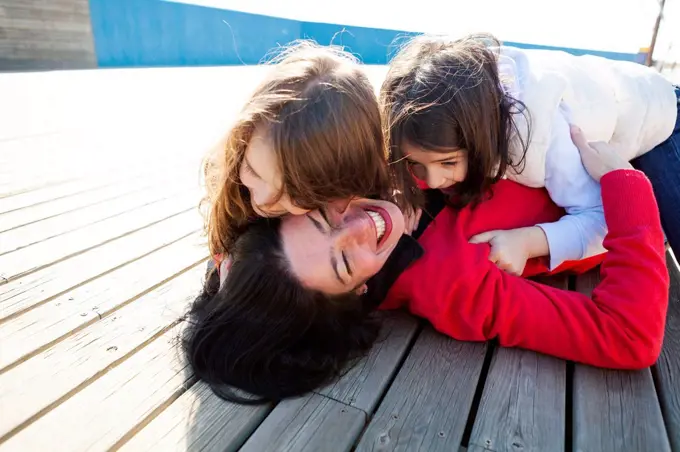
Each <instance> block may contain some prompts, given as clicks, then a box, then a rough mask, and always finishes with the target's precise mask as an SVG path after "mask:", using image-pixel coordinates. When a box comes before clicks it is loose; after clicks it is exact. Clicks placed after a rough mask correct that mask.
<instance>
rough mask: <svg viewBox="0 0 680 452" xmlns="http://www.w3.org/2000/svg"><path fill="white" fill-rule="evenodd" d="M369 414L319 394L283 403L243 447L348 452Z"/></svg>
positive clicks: (260, 451)
mask: <svg viewBox="0 0 680 452" xmlns="http://www.w3.org/2000/svg"><path fill="white" fill-rule="evenodd" d="M365 422H366V413H364V412H363V411H361V410H359V409H357V408H353V407H351V406H348V405H345V404H344V403H340V402H338V401H336V400H331V399H329V398H327V397H324V396H321V395H318V394H309V395H307V396H305V397H301V398H297V399H289V400H286V401H284V402H281V403H279V404H278V405H277V407H276V408H275V409H274V411H272V412H271V413H270V414H269V416H267V418H266V419H265V420H264V422H262V424H261V425H260V427H259V428H258V429H257V430H255V433H253V435H252V436H251V437H250V438H249V439H248V441H246V443H245V444H244V445H243V447H242V448H241V450H242V451H244V452H265V451H291V452H293V451H294V452H305V451H309V452H316V451H319V450H333V451H338V452H343V451H349V450H351V448H352V445H353V444H354V440H355V438H357V437H358V436H359V434H360V433H361V429H362V428H363V427H364V424H365Z"/></svg>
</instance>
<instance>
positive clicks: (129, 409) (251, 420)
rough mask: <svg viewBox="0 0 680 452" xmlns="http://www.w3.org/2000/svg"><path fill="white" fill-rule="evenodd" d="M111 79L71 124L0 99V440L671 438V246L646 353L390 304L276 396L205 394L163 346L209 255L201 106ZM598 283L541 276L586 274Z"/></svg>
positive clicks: (512, 444) (672, 445) (359, 442)
mask: <svg viewBox="0 0 680 452" xmlns="http://www.w3.org/2000/svg"><path fill="white" fill-rule="evenodd" d="M0 82H2V80H0ZM0 86H5V87H6V86H7V84H5V85H3V84H2V83H0ZM147 88H148V86H147ZM0 91H1V89H0ZM114 91H115V90H114ZM136 93H137V94H136V95H140V96H141V95H142V94H140V92H136ZM0 94H3V93H2V92H0ZM4 94H8V93H4ZM9 94H12V93H9ZM9 94H8V95H9ZM67 94H68V93H67ZM114 94H115V93H114ZM114 94H112V93H106V95H107V96H108V98H109V100H110V101H111V102H112V103H113V104H108V105H101V106H99V107H96V106H93V107H92V108H93V110H91V111H90V114H91V115H92V116H94V117H95V118H96V117H99V118H101V117H102V116H106V117H108V118H109V119H110V121H107V122H105V123H102V122H101V121H95V120H94V119H92V118H90V117H89V116H88V115H87V114H85V113H83V112H82V110H81V109H80V108H78V109H76V108H73V109H72V110H71V111H72V112H73V115H76V114H77V115H78V121H76V120H75V119H73V122H72V123H69V120H68V117H67V118H63V117H55V118H48V116H47V115H44V116H42V117H40V118H36V116H35V114H34V112H35V110H33V109H31V108H25V109H24V110H22V109H21V106H16V107H17V108H8V107H7V106H6V105H2V106H0V109H2V111H1V112H0V124H7V123H8V122H9V123H12V122H14V124H16V125H18V126H17V127H16V128H13V129H2V130H0V174H1V177H0V274H1V276H2V280H1V281H0V452H6V451H21V452H27V451H30V452H32V451H68V452H74V451H85V450H87V451H97V450H119V449H121V450H126V451H163V452H165V451H225V450H237V449H239V448H240V449H241V450H245V451H254V452H261V451H270V450H289V451H348V450H358V451H364V450H399V451H427V452H430V451H457V450H461V449H462V450H465V449H466V450H468V451H475V452H478V451H479V452H481V451H513V452H517V451H529V450H532V451H571V450H578V451H625V450H630V451H670V450H674V451H680V389H679V388H680V272H679V271H678V268H677V265H676V264H675V263H674V261H673V259H672V257H669V265H670V266H671V271H672V274H673V285H672V295H671V297H672V299H671V308H670V313H669V321H668V327H667V335H666V338H665V343H664V350H663V354H662V356H661V358H660V360H659V362H658V364H657V365H656V366H654V367H653V368H651V369H647V370H644V371H640V372H615V371H606V370H599V369H594V368H589V367H585V366H581V365H574V364H573V363H568V362H564V361H561V360H557V359H554V358H550V357H546V356H542V355H537V354H535V353H532V352H527V351H521V350H513V349H502V348H498V347H495V346H494V345H493V344H481V343H477V344H474V343H461V342H457V341H454V340H451V339H449V338H447V337H444V336H442V335H440V334H437V333H436V332H434V331H433V330H432V328H431V327H429V326H427V325H425V324H424V323H422V322H420V321H418V320H416V319H415V318H413V317H411V316H408V315H406V314H403V313H398V314H390V315H388V316H387V317H386V319H385V327H384V331H383V338H382V340H381V341H380V342H378V343H377V344H376V346H375V347H374V349H373V350H372V351H371V353H370V354H369V356H367V357H366V358H365V359H363V360H362V361H361V362H360V363H359V364H358V365H357V366H355V367H354V368H352V369H351V370H350V371H349V372H348V373H347V374H346V375H345V376H344V377H343V378H342V379H340V380H339V381H338V382H336V383H335V384H334V385H332V386H330V387H327V388H324V389H322V390H320V391H318V392H316V393H313V394H310V395H308V396H305V397H302V398H299V399H295V400H289V401H285V402H282V403H280V404H278V405H276V406H260V407H244V406H237V405H232V404H229V403H226V402H223V401H221V400H220V399H218V398H217V397H216V396H214V395H213V394H212V393H211V392H210V390H209V389H208V388H207V387H206V386H205V385H204V384H202V383H200V382H197V381H196V380H195V378H194V377H193V376H192V374H191V372H190V370H189V369H188V368H187V366H186V364H185V363H184V362H183V361H182V358H181V356H180V354H179V352H178V350H177V348H176V338H177V335H178V333H179V331H180V330H181V328H182V320H181V319H182V315H183V314H184V312H185V309H186V307H187V305H188V303H189V302H190V301H191V300H192V298H193V296H194V295H195V294H196V293H197V291H198V289H199V287H200V283H201V280H202V277H203V273H204V270H205V262H206V259H207V252H206V249H205V247H204V245H203V239H202V238H201V236H200V226H201V222H200V217H199V215H198V212H197V210H196V203H197V200H198V199H199V197H200V191H199V189H198V183H197V181H198V175H197V174H198V170H197V168H198V159H199V157H200V155H201V153H202V149H203V148H202V147H201V146H198V145H197V144H196V143H195V142H194V141H192V140H193V138H195V137H196V136H197V134H198V132H199V131H202V129H200V127H201V125H200V124H199V123H200V121H197V120H196V118H193V122H191V121H192V117H189V114H188V113H185V114H184V116H182V115H179V116H178V117H177V118H174V117H173V116H172V115H170V114H169V113H168V112H167V111H163V109H164V108H169V104H162V105H161V106H160V107H159V106H157V107H156V108H160V110H158V112H157V113H158V114H157V115H156V116H149V117H148V118H149V119H148V120H147V117H146V116H145V114H142V113H141V112H139V111H135V109H129V108H128V110H129V111H130V113H129V115H125V114H120V115H119V116H116V115H115V114H114V113H115V112H119V113H120V112H123V111H128V110H122V108H123V106H122V105H123V104H124V103H125V102H122V103H121V104H120V105H119V106H118V107H116V106H115V105H116V104H115V96H114ZM119 94H120V95H121V96H123V95H124V93H122V92H121V93H119ZM14 95H15V96H16V93H14ZM64 95H66V94H64ZM147 95H148V94H147ZM80 101H81V102H86V101H87V99H80ZM36 102H40V101H39V100H36ZM187 102H188V100H187ZM111 105H114V106H111ZM24 107H25V106H24ZM48 107H49V106H45V108H48ZM41 111H42V110H41ZM22 114H23V115H24V116H23V118H24V121H29V122H30V121H32V122H31V124H29V125H26V124H25V122H22V121H21V118H22V116H21V115H22ZM64 114H66V112H65V113H64ZM17 116H18V117H17ZM74 117H75V116H71V118H74ZM158 118H162V120H161V119H158ZM173 120H174V121H175V122H172V121H173ZM140 121H141V122H140ZM183 121H184V122H186V123H189V122H191V124H192V126H191V128H187V129H190V130H189V131H186V130H185V129H180V128H178V124H180V123H181V122H183ZM83 123H86V126H82V124H83ZM69 124H71V125H72V126H73V127H67V126H68V125H69ZM0 127H1V126H0ZM595 281H596V276H593V275H589V276H585V277H582V278H580V279H579V280H578V281H569V280H568V279H567V278H561V279H556V280H553V281H551V283H552V284H557V285H559V286H561V287H565V288H567V287H572V288H574V289H575V290H581V291H585V292H587V291H588V290H589V288H590V287H592V285H593V283H594V282H595ZM570 284H571V285H570Z"/></svg>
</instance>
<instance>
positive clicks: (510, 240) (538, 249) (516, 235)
mask: <svg viewBox="0 0 680 452" xmlns="http://www.w3.org/2000/svg"><path fill="white" fill-rule="evenodd" d="M470 243H488V244H489V245H491V251H490V252H489V260H490V261H491V262H493V263H495V264H496V265H497V266H498V268H500V269H501V270H505V271H507V272H508V273H510V274H513V275H517V276H521V275H522V273H524V267H526V264H527V260H528V259H530V258H532V257H539V256H545V255H547V254H548V243H547V238H546V237H545V233H544V232H543V230H542V229H541V228H539V227H537V226H534V227H528V228H519V229H509V230H505V231H503V230H497V231H489V232H483V233H481V234H477V235H475V236H474V237H472V238H471V239H470Z"/></svg>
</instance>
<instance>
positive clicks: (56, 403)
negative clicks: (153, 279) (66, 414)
mask: <svg viewBox="0 0 680 452" xmlns="http://www.w3.org/2000/svg"><path fill="white" fill-rule="evenodd" d="M184 320H185V319H184V318H178V319H177V320H175V321H174V322H172V323H170V324H169V325H167V326H166V327H165V328H162V329H161V330H159V331H158V332H157V333H156V334H154V335H153V336H151V337H149V338H147V340H145V341H144V342H142V343H140V344H139V345H137V346H136V347H134V348H133V349H132V350H130V351H129V352H128V353H126V354H125V355H122V356H121V357H120V358H118V359H116V360H115V361H112V362H111V363H109V364H108V365H107V366H106V367H104V368H103V369H100V370H99V371H98V372H96V373H95V374H94V375H93V376H91V377H90V378H88V379H87V380H85V381H83V382H81V383H80V384H78V385H77V386H75V387H74V388H72V389H71V390H69V391H68V392H66V393H65V394H64V395H63V396H61V397H59V398H58V399H57V400H54V401H53V402H51V403H50V404H49V405H47V406H45V407H44V408H43V409H41V410H40V411H38V412H37V413H35V414H33V415H32V416H30V417H29V418H28V419H26V420H25V421H23V422H22V423H20V424H18V425H17V426H16V427H14V428H13V429H12V430H10V431H9V432H7V433H6V434H5V435H4V436H2V437H0V445H2V444H3V443H5V442H6V441H8V440H9V439H11V438H12V437H14V436H15V435H16V434H18V433H19V432H21V431H22V430H24V429H25V428H26V427H28V426H29V425H31V424H32V423H34V422H35V421H37V420H38V419H40V418H41V417H43V416H45V415H46V414H47V413H49V412H50V411H52V410H53V409H55V408H56V407H58V406H59V405H61V404H63V403H64V402H66V401H67V400H68V399H70V398H71V397H73V396H74V395H76V394H78V393H79V392H81V391H82V390H83V389H85V388H87V387H88V386H90V385H91V384H92V383H94V382H95V381H97V380H99V379H100V378H101V377H102V376H104V375H106V374H107V373H108V372H110V371H111V370H112V369H115V368H116V367H118V366H119V365H120V364H122V363H123V362H125V361H126V360H127V359H128V358H130V357H131V356H132V355H134V354H136V353H138V352H139V351H140V350H142V349H143V348H144V347H146V346H147V345H149V344H150V343H152V342H153V341H155V340H156V339H158V338H160V337H161V336H163V335H164V334H165V333H167V332H168V331H170V330H172V329H173V328H175V327H177V325H179V324H180V323H181V322H183V321H184ZM180 395H181V394H180ZM178 397H179V396H178Z"/></svg>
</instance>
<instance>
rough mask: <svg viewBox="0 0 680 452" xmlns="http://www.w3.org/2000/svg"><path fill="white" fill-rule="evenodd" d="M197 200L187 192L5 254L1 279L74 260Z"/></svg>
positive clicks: (190, 206)
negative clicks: (63, 260)
mask: <svg viewBox="0 0 680 452" xmlns="http://www.w3.org/2000/svg"><path fill="white" fill-rule="evenodd" d="M198 199H199V194H198V191H190V192H187V193H186V194H183V195H180V196H177V197H173V198H170V199H167V200H162V201H159V202H156V203H153V204H150V205H148V206H145V207H142V208H140V209H136V210H134V211H131V212H128V213H126V214H124V215H120V216H118V217H114V218H110V219H108V220H104V221H102V222H100V223H96V224H93V225H90V226H88V227H86V228H83V229H80V230H77V231H72V232H69V233H66V234H63V235H61V236H59V237H55V238H53V239H50V240H46V241H44V242H40V243H38V244H36V245H33V246H30V247H28V248H24V249H21V250H18V251H16V252H12V253H7V254H4V255H2V256H0V269H2V270H3V275H2V276H3V277H4V278H5V280H7V281H11V280H13V279H17V278H20V277H22V276H25V275H27V274H30V273H32V272H35V271H37V270H39V269H41V268H44V267H46V266H48V265H50V264H51V263H54V262H57V261H60V260H62V259H67V258H70V257H73V256H75V255H77V254H79V253H81V252H84V251H86V250H89V249H92V248H94V247H97V246H100V245H102V244H103V243H106V242H108V241H110V240H114V239H116V238H119V237H123V236H124V235H126V234H129V233H131V232H133V231H137V230H140V229H142V228H145V227H148V226H150V225H153V224H155V223H157V222H160V221H163V220H164V219H167V218H169V217H171V216H173V215H178V214H180V213H182V212H186V211H188V210H191V209H195V207H196V204H197V201H198Z"/></svg>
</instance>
